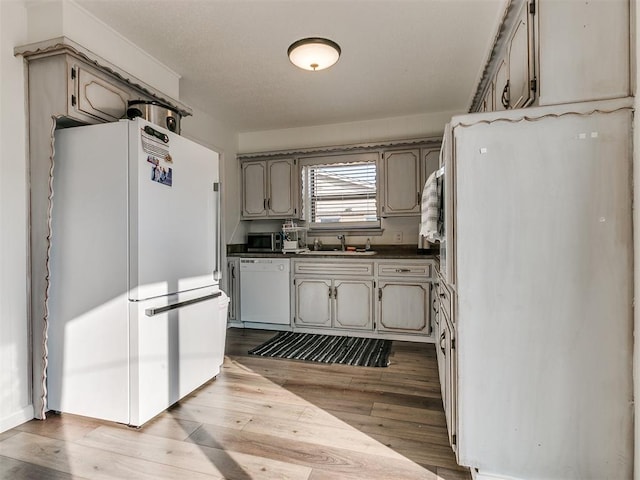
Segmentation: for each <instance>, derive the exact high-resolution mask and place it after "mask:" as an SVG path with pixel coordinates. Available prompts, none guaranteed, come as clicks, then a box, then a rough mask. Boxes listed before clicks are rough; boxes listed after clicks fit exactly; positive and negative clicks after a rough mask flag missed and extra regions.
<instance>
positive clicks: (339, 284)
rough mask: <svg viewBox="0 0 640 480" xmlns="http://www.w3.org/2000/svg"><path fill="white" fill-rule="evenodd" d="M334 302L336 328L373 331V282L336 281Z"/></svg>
mask: <svg viewBox="0 0 640 480" xmlns="http://www.w3.org/2000/svg"><path fill="white" fill-rule="evenodd" d="M334 300H335V318H334V320H333V326H334V327H337V328H349V329H366V330H371V329H372V327H373V281H371V280H368V281H362V280H334Z"/></svg>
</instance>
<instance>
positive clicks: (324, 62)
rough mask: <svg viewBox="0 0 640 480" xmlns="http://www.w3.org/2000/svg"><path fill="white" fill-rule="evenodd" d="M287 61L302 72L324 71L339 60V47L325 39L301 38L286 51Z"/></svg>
mask: <svg viewBox="0 0 640 480" xmlns="http://www.w3.org/2000/svg"><path fill="white" fill-rule="evenodd" d="M287 54H288V55H289V60H291V63H293V64H294V65H295V66H296V67H299V68H302V69H304V70H312V71H317V70H324V69H325V68H329V67H330V66H331V65H333V64H334V63H336V62H337V61H338V59H339V58H340V46H339V45H338V44H337V43H336V42H332V41H331V40H328V39H326V38H303V39H302V40H298V41H297V42H294V43H292V44H291V46H290V47H289V50H287Z"/></svg>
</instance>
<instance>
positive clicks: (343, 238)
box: [338, 235, 347, 252]
mask: <svg viewBox="0 0 640 480" xmlns="http://www.w3.org/2000/svg"><path fill="white" fill-rule="evenodd" d="M338 240H340V245H341V246H342V251H343V252H344V251H345V249H346V248H347V247H346V246H345V242H346V240H347V239H346V238H345V236H344V235H338Z"/></svg>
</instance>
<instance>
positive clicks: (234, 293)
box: [227, 257, 240, 322]
mask: <svg viewBox="0 0 640 480" xmlns="http://www.w3.org/2000/svg"><path fill="white" fill-rule="evenodd" d="M227 294H228V296H229V298H230V299H231V301H230V303H229V311H228V315H227V318H228V320H229V321H230V322H234V321H236V320H240V259H239V258H237V257H234V258H229V259H228V260H227Z"/></svg>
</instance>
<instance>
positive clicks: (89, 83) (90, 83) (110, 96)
mask: <svg viewBox="0 0 640 480" xmlns="http://www.w3.org/2000/svg"><path fill="white" fill-rule="evenodd" d="M73 68H74V71H73V74H72V75H73V76H74V77H75V78H74V80H75V83H74V90H75V99H74V97H72V98H71V104H72V106H73V107H74V108H75V109H76V110H77V111H78V112H80V113H84V114H87V115H91V116H92V117H95V118H99V119H101V120H106V121H108V122H113V121H115V120H118V119H120V118H123V117H124V116H125V114H126V112H127V101H128V100H129V95H128V94H127V92H126V91H125V90H123V89H122V88H118V87H117V86H116V85H115V84H114V83H113V82H111V81H109V80H108V79H107V78H106V77H105V76H104V75H103V74H100V73H99V72H97V71H93V69H91V68H88V67H85V66H80V65H75V66H74V67H73Z"/></svg>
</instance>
